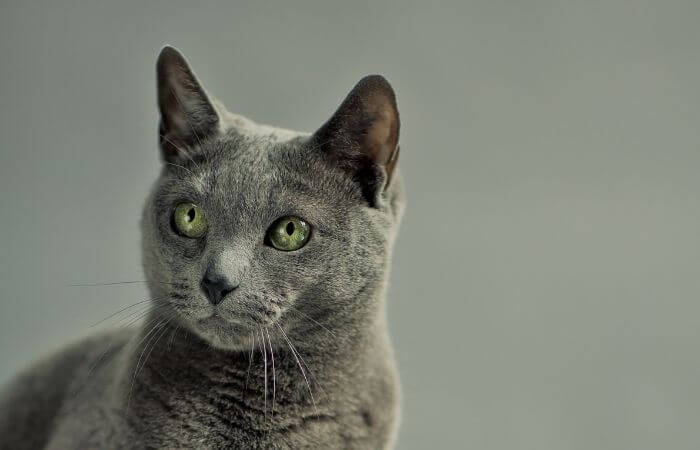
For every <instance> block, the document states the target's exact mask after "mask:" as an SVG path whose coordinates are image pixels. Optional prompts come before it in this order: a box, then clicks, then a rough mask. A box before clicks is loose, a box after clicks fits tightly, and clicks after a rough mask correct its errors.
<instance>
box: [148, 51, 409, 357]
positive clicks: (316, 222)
mask: <svg viewBox="0 0 700 450" xmlns="http://www.w3.org/2000/svg"><path fill="white" fill-rule="evenodd" d="M158 71H159V94H160V96H159V105H160V109H161V114H162V117H161V130H160V134H161V148H162V150H163V157H164V160H165V164H164V167H163V169H162V173H161V175H160V177H159V179H158V181H157V183H156V186H155V188H154V190H153V192H152V194H151V196H150V197H149V199H148V201H147V204H146V206H145V209H144V216H143V221H142V226H143V237H144V239H143V247H144V267H145V271H146V274H147V278H148V280H149V287H150V289H151V291H152V293H153V295H154V296H155V297H156V298H157V299H156V300H155V308H157V310H158V311H159V312H161V313H162V316H163V317H164V318H167V319H169V320H172V321H174V323H177V324H178V325H180V326H183V327H186V328H187V329H189V330H190V331H191V332H193V333H195V334H196V335H198V336H199V337H201V338H202V339H204V340H205V341H207V342H209V343H210V344H212V345H214V346H216V347H219V348H225V349H237V350H241V349H246V348H250V342H251V338H252V337H253V336H257V337H259V336H260V333H262V332H267V330H269V331H272V332H275V334H279V333H276V332H277V331H278V328H279V329H281V330H284V331H285V332H287V333H289V334H292V333H293V334H295V335H296V337H299V336H303V337H304V338H306V339H311V338H313V336H314V335H315V334H317V333H325V331H326V330H327V329H336V330H339V329H343V327H347V328H348V329H355V328H357V327H358V325H360V324H362V323H363V322H364V323H367V322H371V321H372V320H373V318H374V317H375V316H376V314H377V313H378V311H379V309H380V308H381V307H382V305H380V304H379V301H380V298H381V295H378V294H380V293H381V290H382V289H383V288H384V279H385V273H386V270H387V267H388V262H389V256H390V249H391V244H392V241H393V238H394V235H395V230H396V228H397V226H398V221H399V219H400V215H401V209H402V207H401V193H400V186H399V184H400V180H399V179H398V177H397V176H396V174H395V173H394V174H393V177H392V172H393V169H394V165H395V162H396V148H397V146H396V145H397V139H398V114H397V113H396V112H395V102H394V100H393V92H391V88H390V87H388V84H387V83H386V82H385V81H383V79H381V80H380V79H376V78H372V79H365V80H363V82H364V83H365V84H364V85H363V84H362V83H363V82H361V83H360V84H358V86H357V87H356V88H355V89H354V90H353V92H351V94H350V96H348V99H346V101H345V102H344V104H343V105H341V108H340V109H339V111H338V113H336V115H335V116H333V118H332V119H331V120H330V121H329V122H327V123H326V124H325V125H324V126H323V127H322V128H321V129H320V130H319V131H318V132H317V133H316V134H314V135H304V134H300V133H292V132H288V131H285V130H274V129H272V128H269V127H264V126H257V125H255V124H252V123H251V122H249V121H247V120H246V119H243V118H240V117H237V116H233V115H231V114H230V113H227V112H225V111H223V110H222V109H221V107H218V108H217V107H214V106H213V105H212V103H211V102H210V101H209V100H208V98H207V97H206V95H205V94H204V91H203V90H202V89H201V88H200V87H199V85H198V83H197V82H196V79H195V78H194V76H193V75H192V73H191V71H190V70H189V68H188V67H187V65H186V64H185V62H184V60H183V59H182V57H181V56H180V55H179V53H177V52H175V51H174V50H173V49H170V48H166V49H164V50H163V52H162V54H161V57H160V58H159V64H158ZM387 89H388V91H387ZM352 115H356V116H357V118H356V119H354V118H352V117H351V116H352ZM350 119H352V120H350ZM390 178H393V180H390ZM388 181H391V182H390V183H388ZM270 345H272V344H270Z"/></svg>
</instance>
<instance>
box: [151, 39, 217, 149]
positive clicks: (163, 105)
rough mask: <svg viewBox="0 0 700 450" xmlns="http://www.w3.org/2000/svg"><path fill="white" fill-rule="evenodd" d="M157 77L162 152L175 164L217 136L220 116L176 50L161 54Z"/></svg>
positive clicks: (167, 47) (172, 49)
mask: <svg viewBox="0 0 700 450" xmlns="http://www.w3.org/2000/svg"><path fill="white" fill-rule="evenodd" d="M156 75H157V83H158V108H159V109H160V126H159V142H160V148H161V151H162V154H163V158H164V159H165V160H166V161H170V162H172V161H176V160H178V159H181V158H183V157H184V156H185V155H184V154H183V153H187V152H189V148H190V147H192V146H194V145H195V144H199V143H200V141H201V140H203V139H205V138H207V137H209V136H211V135H212V134H214V133H216V132H217V130H218V126H219V116H218V115H217V113H216V110H215V109H214V107H213V106H212V104H211V102H210V101H209V98H208V97H207V94H206V93H205V92H204V89H202V87H201V86H200V84H199V82H198V81H197V78H196V77H195V76H194V73H192V70H191V69H190V67H189V66H188V65H187V61H185V58H184V57H183V56H182V55H181V54H180V52H178V51H177V50H176V49H174V48H173V47H169V46H166V47H164V48H163V50H161V51H160V55H159V56H158V62H157V63H156Z"/></svg>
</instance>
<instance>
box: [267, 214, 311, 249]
mask: <svg viewBox="0 0 700 450" xmlns="http://www.w3.org/2000/svg"><path fill="white" fill-rule="evenodd" d="M310 236H311V226H310V225H309V224H308V223H306V222H304V221H303V220H302V219H301V218H299V217H294V216H285V217H281V218H279V219H277V221H275V223H273V224H272V226H271V227H270V229H269V230H267V239H268V241H269V242H270V244H272V246H273V247H275V248H276V249H277V250H282V251H285V252H291V251H292V250H298V249H300V248H302V247H303V246H304V245H305V244H306V243H307V242H308V240H309V237H310Z"/></svg>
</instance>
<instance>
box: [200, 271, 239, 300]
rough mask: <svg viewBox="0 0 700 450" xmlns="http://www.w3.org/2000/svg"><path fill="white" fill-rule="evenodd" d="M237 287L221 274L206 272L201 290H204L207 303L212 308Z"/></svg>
mask: <svg viewBox="0 0 700 450" xmlns="http://www.w3.org/2000/svg"><path fill="white" fill-rule="evenodd" d="M237 287H238V285H237V284H233V282H232V281H231V280H230V279H229V278H228V277H226V275H223V274H218V273H209V272H207V273H206V274H205V275H204V278H203V279H202V289H204V292H205V293H206V294H207V297H208V298H209V302H210V303H211V304H212V305H214V306H216V305H218V304H219V303H221V302H222V301H224V298H226V296H227V295H228V294H230V293H231V292H233V290H234V289H236V288H237Z"/></svg>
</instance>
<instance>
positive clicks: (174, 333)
mask: <svg viewBox="0 0 700 450" xmlns="http://www.w3.org/2000/svg"><path fill="white" fill-rule="evenodd" d="M178 330H180V325H177V326H175V328H174V329H173V333H172V334H171V335H170V342H168V351H170V350H171V349H172V348H173V341H174V340H175V335H176V334H177V332H178Z"/></svg>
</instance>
